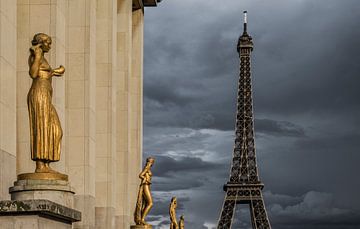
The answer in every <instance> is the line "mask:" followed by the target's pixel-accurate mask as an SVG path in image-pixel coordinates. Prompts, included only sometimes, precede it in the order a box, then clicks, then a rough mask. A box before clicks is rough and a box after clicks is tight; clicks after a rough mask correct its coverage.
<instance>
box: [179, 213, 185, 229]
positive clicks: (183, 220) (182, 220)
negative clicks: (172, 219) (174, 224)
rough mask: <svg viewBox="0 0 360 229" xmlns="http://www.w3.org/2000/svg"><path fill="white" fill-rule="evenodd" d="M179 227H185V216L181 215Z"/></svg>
mask: <svg viewBox="0 0 360 229" xmlns="http://www.w3.org/2000/svg"><path fill="white" fill-rule="evenodd" d="M179 229H185V219H184V216H183V215H182V216H180V220H179Z"/></svg>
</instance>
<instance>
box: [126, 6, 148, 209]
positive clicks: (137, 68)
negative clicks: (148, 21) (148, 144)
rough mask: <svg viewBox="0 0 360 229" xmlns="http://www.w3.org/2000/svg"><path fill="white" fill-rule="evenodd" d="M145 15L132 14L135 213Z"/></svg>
mask: <svg viewBox="0 0 360 229" xmlns="http://www.w3.org/2000/svg"><path fill="white" fill-rule="evenodd" d="M143 31H144V14H143V11H142V10H136V11H134V12H133V13H132V39H131V45H132V56H131V69H132V70H131V75H129V80H128V86H129V89H128V90H129V91H128V93H129V98H130V99H129V104H128V114H129V120H128V122H129V126H128V131H129V134H130V138H129V150H130V151H129V157H128V163H129V164H132V165H133V166H131V167H129V168H128V179H129V186H128V192H129V195H130V197H131V198H129V200H130V203H129V204H130V209H131V212H133V211H134V210H133V209H134V208H135V204H136V193H137V190H138V187H139V182H140V180H139V172H140V170H141V164H142V154H143V152H142V134H143V47H144V40H143V39H144V34H143Z"/></svg>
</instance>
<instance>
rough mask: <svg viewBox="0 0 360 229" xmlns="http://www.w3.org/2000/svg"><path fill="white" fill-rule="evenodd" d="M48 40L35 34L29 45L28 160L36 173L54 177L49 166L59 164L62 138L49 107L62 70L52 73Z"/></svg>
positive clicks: (58, 122)
mask: <svg viewBox="0 0 360 229" xmlns="http://www.w3.org/2000/svg"><path fill="white" fill-rule="evenodd" d="M51 42H52V41H51V37H50V36H48V35H46V34H44V33H38V34H35V36H34V38H33V40H32V41H31V43H32V47H31V48H30V56H29V61H28V62H29V74H30V77H31V78H32V79H33V81H32V85H31V88H30V90H29V93H28V96H27V104H28V110H29V120H30V147H31V159H32V160H33V161H35V162H36V169H35V173H57V172H56V171H54V170H52V169H51V168H50V166H49V164H50V162H55V161H59V160H60V145H61V138H62V135H63V132H62V129H61V125H60V121H59V117H58V115H57V113H56V110H55V107H54V105H53V104H52V94H53V89H52V86H51V81H52V77H53V76H62V75H63V74H64V72H65V68H64V67H63V66H61V65H60V67H59V68H55V69H52V68H51V67H50V65H49V63H48V62H47V60H46V59H45V56H44V54H45V53H47V52H49V50H50V48H51Z"/></svg>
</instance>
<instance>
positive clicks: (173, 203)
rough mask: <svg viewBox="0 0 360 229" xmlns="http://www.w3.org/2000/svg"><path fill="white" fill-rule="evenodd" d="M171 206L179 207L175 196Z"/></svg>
mask: <svg viewBox="0 0 360 229" xmlns="http://www.w3.org/2000/svg"><path fill="white" fill-rule="evenodd" d="M170 205H172V206H174V207H176V206H177V200H176V197H175V196H174V197H173V198H171V203H170Z"/></svg>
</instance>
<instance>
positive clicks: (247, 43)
mask: <svg viewBox="0 0 360 229" xmlns="http://www.w3.org/2000/svg"><path fill="white" fill-rule="evenodd" d="M253 47H254V44H253V42H252V37H251V36H250V35H249V34H248V33H247V11H244V31H243V34H242V35H241V36H240V37H239V41H238V44H237V51H238V53H239V54H240V49H250V51H252V50H253Z"/></svg>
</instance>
